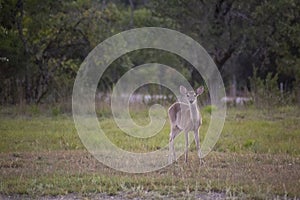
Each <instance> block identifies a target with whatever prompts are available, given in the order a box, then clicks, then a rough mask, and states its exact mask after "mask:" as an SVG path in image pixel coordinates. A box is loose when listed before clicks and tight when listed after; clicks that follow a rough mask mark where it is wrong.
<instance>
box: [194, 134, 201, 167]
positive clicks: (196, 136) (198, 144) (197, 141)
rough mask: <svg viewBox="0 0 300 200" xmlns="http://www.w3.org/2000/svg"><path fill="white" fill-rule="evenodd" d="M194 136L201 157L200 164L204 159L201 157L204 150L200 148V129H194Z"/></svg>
mask: <svg viewBox="0 0 300 200" xmlns="http://www.w3.org/2000/svg"><path fill="white" fill-rule="evenodd" d="M194 137H195V143H196V149H197V154H198V157H199V159H200V164H202V159H201V156H202V152H201V149H200V139H199V129H198V130H196V131H194Z"/></svg>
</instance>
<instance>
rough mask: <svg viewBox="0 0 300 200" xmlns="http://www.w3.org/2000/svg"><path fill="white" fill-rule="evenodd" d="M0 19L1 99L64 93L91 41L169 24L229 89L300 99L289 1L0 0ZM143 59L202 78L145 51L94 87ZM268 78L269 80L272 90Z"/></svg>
mask: <svg viewBox="0 0 300 200" xmlns="http://www.w3.org/2000/svg"><path fill="white" fill-rule="evenodd" d="M0 21H1V26H0V103H1V104H19V103H29V104H30V103H43V102H45V103H48V102H57V101H61V100H63V99H64V98H67V97H70V96H71V94H72V87H73V82H74V80H75V77H76V73H77V70H78V69H79V66H80V64H81V62H82V61H83V60H84V58H85V57H86V56H87V55H88V53H89V52H90V51H91V50H92V49H93V48H94V47H95V46H96V45H97V44H99V43H100V42H102V41H103V40H105V39H106V38H108V37H110V36H112V35H114V34H116V33H119V32H121V31H124V30H128V29H131V28H136V27H147V26H157V27H165V28H171V29H174V30H178V31H180V32H182V33H184V34H187V35H189V36H191V37H192V38H193V39H195V40H197V41H198V42H199V43H200V44H201V45H202V46H203V47H204V48H205V49H206V50H207V51H208V52H209V54H210V55H211V56H212V58H213V59H214V61H215V63H216V65H217V67H218V68H219V70H220V72H221V74H222V76H223V79H224V81H225V85H226V86H227V88H228V92H229V90H230V88H231V86H232V84H234V85H235V87H236V88H237V90H238V91H251V92H252V94H254V95H257V96H259V97H260V99H263V98H264V94H269V93H268V91H269V90H270V91H276V92H277V91H279V90H280V89H281V91H280V93H278V94H280V95H281V100H280V102H283V101H282V98H285V96H286V94H290V97H289V103H290V102H299V103H300V37H299V36H300V2H299V1H296V0H277V1H271V0H267V1H259V0H250V1H242V0H228V1H224V0H168V1H160V0H64V1H60V0H59V1H57V0H47V1H37V0H1V1H0ZM148 62H159V63H163V64H167V65H169V66H172V67H175V68H176V69H177V70H179V71H180V72H181V73H182V74H184V75H185V76H186V77H187V78H188V80H189V81H190V82H191V84H192V85H193V86H197V85H199V84H201V83H202V78H201V76H200V75H199V74H198V73H197V71H196V70H195V69H193V67H192V66H190V65H189V64H188V63H187V62H186V61H184V60H183V59H181V58H179V57H178V56H176V55H172V54H170V53H167V52H161V51H159V50H151V49H150V50H140V51H136V52H132V53H130V54H128V55H125V56H122V57H121V58H119V59H118V60H116V61H115V62H114V63H113V64H112V65H111V66H110V67H109V69H108V70H107V71H106V72H105V73H104V75H103V77H102V79H101V80H100V83H99V90H100V91H109V90H110V89H111V87H112V86H113V84H114V83H116V81H117V80H118V79H119V77H120V76H122V74H124V73H125V72H126V71H127V70H128V69H130V68H132V67H134V66H137V65H140V64H144V63H148ZM253 72H255V74H253ZM253 75H254V76H253ZM249 77H250V78H249ZM251 77H252V78H251ZM267 80H272V81H273V82H272V88H270V87H271V86H270V87H269V86H268V84H269V83H268V81H267ZM262 90H264V91H262ZM282 92H284V95H283V94H282ZM276 94H277V93H276ZM255 99H258V98H255Z"/></svg>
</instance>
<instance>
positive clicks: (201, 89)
mask: <svg viewBox="0 0 300 200" xmlns="http://www.w3.org/2000/svg"><path fill="white" fill-rule="evenodd" d="M203 92H204V87H203V86H200V87H198V89H197V90H196V93H197V95H200V94H202V93H203Z"/></svg>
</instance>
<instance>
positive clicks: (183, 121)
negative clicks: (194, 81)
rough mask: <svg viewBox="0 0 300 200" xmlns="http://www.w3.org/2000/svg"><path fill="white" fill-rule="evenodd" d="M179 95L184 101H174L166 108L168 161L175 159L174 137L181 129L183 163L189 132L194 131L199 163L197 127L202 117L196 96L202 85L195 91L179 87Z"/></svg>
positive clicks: (186, 159)
mask: <svg viewBox="0 0 300 200" xmlns="http://www.w3.org/2000/svg"><path fill="white" fill-rule="evenodd" d="M179 90H180V93H181V95H183V98H184V101H185V102H187V103H184V102H175V103H174V104H172V105H171V106H170V108H169V109H168V115H169V120H170V125H171V128H170V140H169V163H172V162H173V160H176V155H175V149H174V139H175V137H176V136H177V135H179V133H181V132H182V131H183V132H184V134H185V163H187V161H188V145H189V135H188V134H189V132H190V131H193V132H194V139H195V142H196V149H197V153H198V156H199V159H200V164H201V150H200V144H199V143H200V140H199V129H200V126H201V124H202V117H201V114H200V112H199V107H198V104H197V97H198V96H199V95H201V94H202V93H203V92H204V87H203V86H200V87H199V88H198V89H197V90H196V92H195V91H193V90H192V91H188V90H187V89H186V88H185V87H184V86H182V85H181V86H180V88H179Z"/></svg>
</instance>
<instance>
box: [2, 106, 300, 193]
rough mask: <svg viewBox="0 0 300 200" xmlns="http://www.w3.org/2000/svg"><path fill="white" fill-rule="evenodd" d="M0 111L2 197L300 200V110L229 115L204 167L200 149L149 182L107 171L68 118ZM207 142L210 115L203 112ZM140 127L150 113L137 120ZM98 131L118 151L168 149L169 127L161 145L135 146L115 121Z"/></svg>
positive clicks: (106, 120) (156, 141)
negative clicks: (164, 147)
mask: <svg viewBox="0 0 300 200" xmlns="http://www.w3.org/2000/svg"><path fill="white" fill-rule="evenodd" d="M9 113H10V112H9V110H7V109H5V108H2V109H1V111H0V115H1V116H0V136H1V140H0V169H1V171H0V193H1V194H4V195H8V194H14V195H16V194H18V195H29V196H31V197H32V196H33V197H36V196H41V195H65V194H76V195H78V196H81V197H91V198H92V197H93V195H97V194H99V193H101V194H103V195H116V197H120V198H129V199H130V198H134V197H137V196H141V197H144V198H147V197H150V196H154V197H156V198H167V197H181V198H186V197H188V198H192V199H193V198H201V197H205V196H203V195H206V194H208V193H209V194H212V195H219V196H221V197H223V198H225V197H232V198H234V197H237V198H259V199H260V198H261V199H265V198H275V197H276V196H277V195H278V196H279V197H281V198H283V197H290V198H294V197H298V198H300V191H299V188H300V145H299V144H300V123H299V122H300V109H299V108H297V107H282V108H276V109H275V110H269V111H264V110H258V109H255V108H247V109H245V108H240V109H237V108H231V109H229V110H228V113H227V119H226V123H225V126H224V129H223V132H222V134H221V137H220V139H219V141H218V143H217V144H216V146H215V147H214V149H213V151H212V152H211V153H210V154H209V155H208V156H207V157H206V158H205V159H204V160H205V164H204V165H203V166H199V161H198V158H197V156H196V152H195V147H194V144H193V145H192V147H191V156H190V157H189V159H190V160H189V163H188V164H184V163H183V160H182V158H180V159H179V161H178V162H177V163H174V164H173V165H171V166H169V167H167V168H164V169H161V170H159V171H157V172H152V173H147V174H126V173H121V172H117V171H115V170H113V169H110V168H107V167H105V166H104V165H102V164H101V163H100V162H98V161H97V160H96V159H94V158H93V157H92V156H91V155H90V154H89V153H88V152H87V151H86V150H85V148H84V146H83V145H82V143H81V141H80V139H79V137H78V135H77V132H76V130H75V127H74V124H73V119H72V117H71V116H69V115H63V114H60V113H54V114H53V112H52V114H51V112H50V114H41V113H40V112H38V111H37V112H35V110H33V111H32V112H31V114H29V115H28V114H26V113H25V114H22V115H11V114H9ZM202 114H203V117H204V124H203V127H202V128H201V131H200V135H201V137H202V139H203V136H204V134H205V131H206V130H207V127H208V123H209V112H207V111H206V110H205V109H203V111H202ZM132 116H133V118H134V119H136V120H137V122H138V123H140V124H145V122H147V121H148V120H149V119H148V118H147V112H144V111H143V112H136V113H133V114H132ZM99 119H100V124H101V126H102V128H103V129H104V130H106V133H107V136H108V138H110V140H111V141H113V142H114V143H115V144H116V145H117V146H119V147H121V148H123V149H126V150H129V151H135V152H147V151H153V150H157V149H159V148H161V147H162V146H165V145H166V144H167V143H168V135H169V125H168V124H167V125H166V126H165V127H164V129H163V130H162V131H161V132H160V133H159V134H157V135H156V136H155V137H152V138H149V139H147V140H141V139H133V138H132V137H129V136H127V135H125V134H123V133H122V132H121V131H120V130H119V129H118V127H117V126H116V125H115V123H114V121H113V119H112V118H110V117H109V116H106V117H103V116H102V117H101V118H99Z"/></svg>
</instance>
